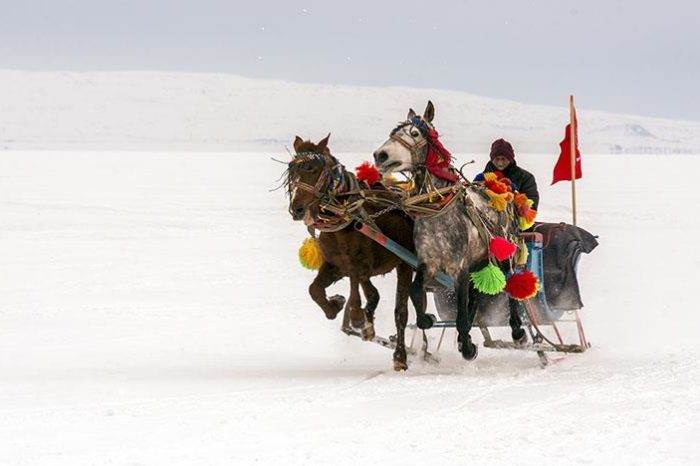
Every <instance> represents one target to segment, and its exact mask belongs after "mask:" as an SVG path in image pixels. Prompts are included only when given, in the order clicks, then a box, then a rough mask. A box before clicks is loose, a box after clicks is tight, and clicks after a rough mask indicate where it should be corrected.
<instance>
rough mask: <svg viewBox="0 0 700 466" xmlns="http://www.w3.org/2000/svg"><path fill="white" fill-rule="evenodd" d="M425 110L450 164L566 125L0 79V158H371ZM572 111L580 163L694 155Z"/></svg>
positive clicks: (118, 80) (441, 94) (684, 132)
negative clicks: (611, 157)
mask: <svg viewBox="0 0 700 466" xmlns="http://www.w3.org/2000/svg"><path fill="white" fill-rule="evenodd" d="M428 98H430V99H432V100H433V101H434V102H435V104H436V106H437V124H438V129H439V130H440V131H441V133H442V134H443V136H444V141H445V142H446V144H447V146H448V147H450V148H452V149H453V150H454V151H456V152H484V151H485V150H486V149H487V148H488V145H489V143H490V142H491V141H492V140H493V139H495V138H497V137H505V138H507V139H509V140H511V141H512V142H514V143H515V145H516V148H517V150H518V151H519V152H544V153H555V152H557V151H558V147H557V144H558V141H559V140H560V139H561V137H562V133H563V127H564V124H565V123H566V121H567V119H568V111H567V109H566V108H565V107H548V106H536V105H524V104H520V103H517V102H511V101H506V100H498V99H490V98H484V97H478V96H474V95H471V94H468V93H465V92H456V91H444V90H433V89H411V88H403V87H386V88H381V87H358V86H341V85H327V84H323V85H322V84H295V83H289V82H283V81H274V80H260V79H247V78H242V77H238V76H232V75H221V74H188V73H174V72H168V73H166V72H109V73H72V72H25V71H0V147H3V148H7V149H57V148H63V149H98V150H104V149H158V150H185V149H189V150H205V151H209V150H225V151H234V150H235V151H240V150H281V149H282V147H283V146H284V145H289V143H290V141H291V138H292V136H293V135H295V134H297V133H298V134H300V135H302V136H306V137H313V138H319V137H320V136H322V135H323V134H325V132H328V131H331V132H332V133H333V145H334V147H335V149H336V150H341V151H349V150H352V151H370V150H372V149H373V148H375V147H376V146H377V145H378V143H380V142H381V141H383V140H384V139H385V138H386V135H387V133H388V131H389V130H390V129H391V128H392V127H393V125H395V124H396V122H397V121H398V120H400V119H403V118H404V116H405V114H406V111H407V109H408V107H409V106H413V107H414V108H415V109H416V110H422V109H423V107H424V105H425V102H426V100H427V99H428ZM565 98H566V96H562V102H564V101H565V100H564V99H565ZM580 106H581V107H582V109H581V110H580V121H581V124H582V129H581V146H582V149H583V150H584V151H585V152H588V153H591V152H598V153H610V152H614V153H657V154H667V153H700V122H691V121H673V120H665V119H656V118H645V117H635V116H626V115H615V114H610V113H605V112H598V111H586V110H584V109H583V108H585V102H581V103H580Z"/></svg>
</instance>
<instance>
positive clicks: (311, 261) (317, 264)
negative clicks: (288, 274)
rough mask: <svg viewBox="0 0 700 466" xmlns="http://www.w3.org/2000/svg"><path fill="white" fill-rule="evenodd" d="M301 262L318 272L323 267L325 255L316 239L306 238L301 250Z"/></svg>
mask: <svg viewBox="0 0 700 466" xmlns="http://www.w3.org/2000/svg"><path fill="white" fill-rule="evenodd" d="M299 262H301V265H303V266H304V267H306V268H307V269H310V270H318V269H320V268H321V266H322V265H323V255H322V254H321V248H320V246H319V245H318V240H317V239H316V238H306V239H305V240H304V242H303V243H301V247H300V248H299Z"/></svg>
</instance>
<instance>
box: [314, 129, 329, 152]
mask: <svg viewBox="0 0 700 466" xmlns="http://www.w3.org/2000/svg"><path fill="white" fill-rule="evenodd" d="M330 137H331V133H328V136H326V137H325V138H323V139H321V140H320V141H318V144H316V147H318V150H319V152H321V153H324V152H325V151H326V149H328V139H330Z"/></svg>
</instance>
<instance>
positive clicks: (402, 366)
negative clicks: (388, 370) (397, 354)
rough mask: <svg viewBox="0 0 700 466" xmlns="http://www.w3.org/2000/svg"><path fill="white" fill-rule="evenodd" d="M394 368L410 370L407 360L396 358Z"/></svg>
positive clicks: (397, 370) (396, 369) (398, 370)
mask: <svg viewBox="0 0 700 466" xmlns="http://www.w3.org/2000/svg"><path fill="white" fill-rule="evenodd" d="M394 370H395V371H396V372H400V371H405V370H408V364H406V361H397V360H396V359H394Z"/></svg>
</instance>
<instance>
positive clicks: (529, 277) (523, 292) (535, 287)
mask: <svg viewBox="0 0 700 466" xmlns="http://www.w3.org/2000/svg"><path fill="white" fill-rule="evenodd" d="M539 289H540V283H539V280H537V276H536V275H535V274H534V273H532V272H531V271H529V270H523V271H522V272H518V273H515V274H513V275H511V277H510V278H509V279H508V281H506V291H507V292H508V294H510V296H511V297H512V298H513V299H517V300H518V301H523V300H526V299H530V298H532V297H533V296H535V295H536V294H537V292H538V291H539Z"/></svg>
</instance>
